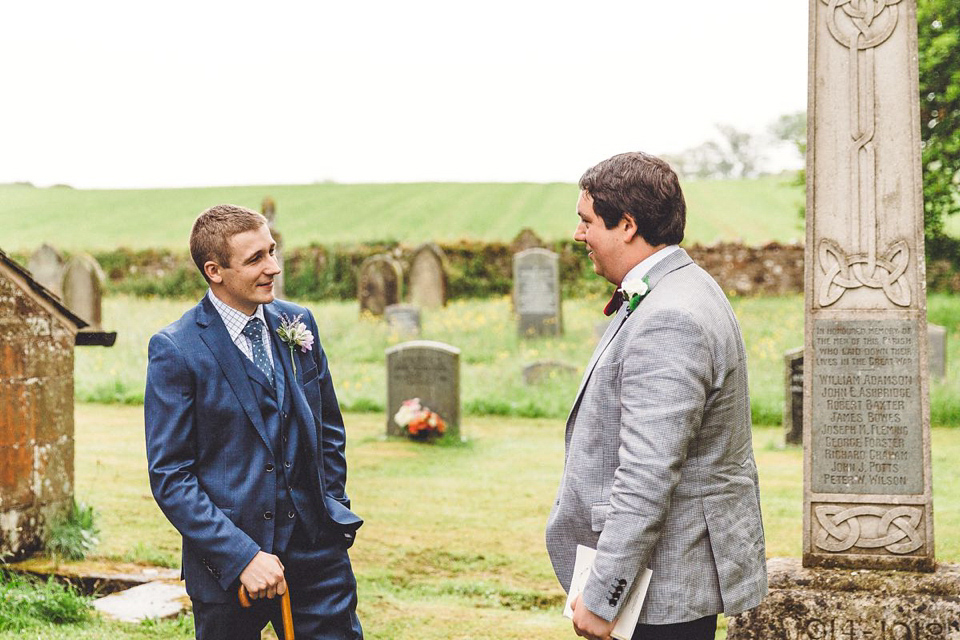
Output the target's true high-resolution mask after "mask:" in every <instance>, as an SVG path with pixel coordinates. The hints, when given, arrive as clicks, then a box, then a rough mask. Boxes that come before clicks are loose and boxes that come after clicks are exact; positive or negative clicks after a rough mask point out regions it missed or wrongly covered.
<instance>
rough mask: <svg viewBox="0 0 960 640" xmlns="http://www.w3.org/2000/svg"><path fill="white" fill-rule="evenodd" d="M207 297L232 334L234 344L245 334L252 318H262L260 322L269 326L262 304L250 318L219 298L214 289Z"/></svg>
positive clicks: (208, 292)
mask: <svg viewBox="0 0 960 640" xmlns="http://www.w3.org/2000/svg"><path fill="white" fill-rule="evenodd" d="M207 297H208V298H210V302H212V303H213V308H214V309H216V310H217V313H219V314H220V318H222V319H223V324H224V325H226V327H227V332H228V333H229V334H230V339H231V340H232V341H234V342H236V341H237V338H238V337H239V336H240V334H241V333H242V332H243V328H244V327H246V326H247V323H248V322H250V320H251V318H260V321H261V322H263V325H264V326H266V325H267V319H266V317H265V316H264V315H263V305H262V304H258V305H257V310H256V311H254V312H253V315H252V316H248V315H247V314H245V313H244V312H243V311H238V310H237V309H234V308H233V307H231V306H230V305H228V304H227V303H226V302H224V301H222V300H221V299H220V298H218V297H217V296H216V294H215V293H214V292H213V289H207Z"/></svg>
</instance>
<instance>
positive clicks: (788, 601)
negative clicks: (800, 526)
mask: <svg viewBox="0 0 960 640" xmlns="http://www.w3.org/2000/svg"><path fill="white" fill-rule="evenodd" d="M767 569H768V573H769V579H770V593H769V595H768V596H767V597H766V599H765V600H764V601H763V602H762V603H761V605H760V606H759V607H757V608H756V609H752V610H750V611H747V612H746V613H744V614H742V615H739V616H734V617H732V618H730V619H729V626H728V631H727V638H728V640H780V639H783V640H933V639H937V640H941V639H943V640H947V639H949V640H960V565H952V564H939V565H938V566H937V570H936V571H935V572H934V573H910V572H901V571H874V570H864V569H860V570H848V569H807V568H804V567H802V566H801V564H800V560H799V559H795V558H772V559H770V560H768V561H767Z"/></svg>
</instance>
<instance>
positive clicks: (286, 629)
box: [237, 585, 294, 640]
mask: <svg viewBox="0 0 960 640" xmlns="http://www.w3.org/2000/svg"><path fill="white" fill-rule="evenodd" d="M237 599H238V600H240V606H241V607H243V608H245V609H246V608H249V607H251V606H253V603H251V602H250V596H248V595H247V590H246V589H245V588H244V587H243V585H240V588H239V589H237ZM280 617H281V618H283V637H284V640H294V637H293V609H292V608H291V607H290V589H289V588H288V589H287V590H286V591H284V592H283V595H282V596H281V597H280Z"/></svg>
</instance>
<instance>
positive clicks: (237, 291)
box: [211, 225, 280, 315]
mask: <svg viewBox="0 0 960 640" xmlns="http://www.w3.org/2000/svg"><path fill="white" fill-rule="evenodd" d="M228 245H229V247H230V264H229V265H219V269H218V270H217V274H218V275H219V280H220V282H216V280H211V282H212V283H216V284H217V286H216V287H215V289H216V290H215V291H214V293H216V295H217V297H218V298H220V300H222V301H223V302H224V303H226V304H228V305H230V306H231V307H233V308H234V309H237V310H238V311H242V312H243V313H245V314H247V315H253V313H254V312H255V311H256V310H257V305H260V304H268V303H270V302H273V298H274V295H273V278H274V277H275V276H276V275H277V274H279V273H280V266H279V265H278V264H277V259H276V255H275V254H276V249H277V243H276V242H275V241H274V240H273V236H272V235H270V228H269V227H268V226H267V225H262V226H261V227H260V228H259V229H257V230H255V231H244V232H243V233H238V234H237V235H235V236H233V237H232V238H230V240H229V243H228Z"/></svg>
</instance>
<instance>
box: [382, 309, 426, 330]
mask: <svg viewBox="0 0 960 640" xmlns="http://www.w3.org/2000/svg"><path fill="white" fill-rule="evenodd" d="M384 315H385V316H386V318H387V324H388V325H389V326H391V327H393V328H394V329H396V330H397V332H398V333H402V334H404V335H408V336H419V335H420V330H421V328H420V309H419V308H417V307H415V306H414V305H412V304H391V305H390V306H388V307H387V309H386V311H385V313H384Z"/></svg>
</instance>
